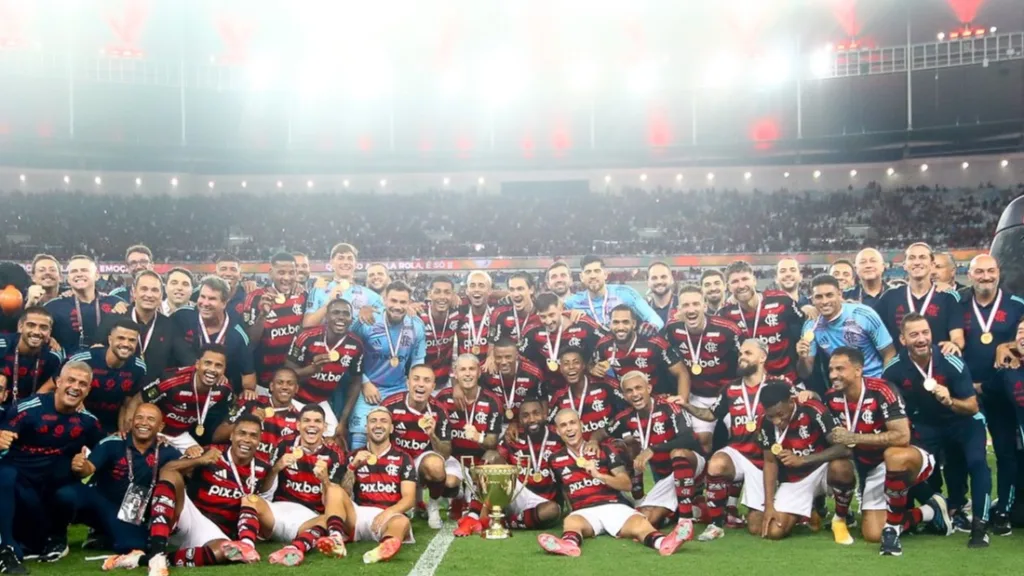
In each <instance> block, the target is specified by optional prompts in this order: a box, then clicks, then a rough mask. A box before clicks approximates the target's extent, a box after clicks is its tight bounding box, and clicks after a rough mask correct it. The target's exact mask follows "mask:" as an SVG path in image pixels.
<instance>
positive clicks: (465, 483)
mask: <svg viewBox="0 0 1024 576" xmlns="http://www.w3.org/2000/svg"><path fill="white" fill-rule="evenodd" d="M458 462H459V466H460V467H461V468H462V499H463V500H465V501H466V503H467V504H468V503H469V502H472V500H473V495H474V494H476V485H475V480H476V478H475V476H474V470H475V469H476V468H475V466H473V457H472V456H460V457H459V460H458ZM467 462H468V463H469V465H468V466H467V465H466V464H467Z"/></svg>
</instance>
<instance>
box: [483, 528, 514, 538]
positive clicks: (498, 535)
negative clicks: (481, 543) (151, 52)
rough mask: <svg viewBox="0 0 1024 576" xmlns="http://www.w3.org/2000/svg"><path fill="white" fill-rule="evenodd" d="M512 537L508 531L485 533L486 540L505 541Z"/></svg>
mask: <svg viewBox="0 0 1024 576" xmlns="http://www.w3.org/2000/svg"><path fill="white" fill-rule="evenodd" d="M510 536H511V534H509V533H508V530H501V531H497V530H495V531H491V530H487V531H486V532H484V540H504V539H506V538H508V537H510Z"/></svg>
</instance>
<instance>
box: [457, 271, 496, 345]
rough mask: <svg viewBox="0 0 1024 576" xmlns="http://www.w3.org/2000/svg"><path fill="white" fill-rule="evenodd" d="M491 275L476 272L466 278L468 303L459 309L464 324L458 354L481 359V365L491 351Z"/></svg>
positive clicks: (460, 332)
mask: <svg viewBox="0 0 1024 576" xmlns="http://www.w3.org/2000/svg"><path fill="white" fill-rule="evenodd" d="M491 286H492V281H491V275H490V274H488V273H487V272H484V271H482V270H474V271H472V272H470V273H469V276H467V277H466V299H467V300H468V302H467V303H466V304H463V305H462V307H461V308H460V309H459V319H460V320H462V324H461V325H460V326H459V331H458V334H457V336H458V344H459V347H458V349H457V350H456V354H457V355H459V356H461V355H462V354H472V355H474V356H476V357H477V358H479V359H480V363H481V364H484V363H485V362H486V361H487V354H488V352H489V350H490V342H491V341H490V335H491V333H492V331H493V329H492V328H491V313H492V312H493V311H494V309H493V308H491V306H490V300H491Z"/></svg>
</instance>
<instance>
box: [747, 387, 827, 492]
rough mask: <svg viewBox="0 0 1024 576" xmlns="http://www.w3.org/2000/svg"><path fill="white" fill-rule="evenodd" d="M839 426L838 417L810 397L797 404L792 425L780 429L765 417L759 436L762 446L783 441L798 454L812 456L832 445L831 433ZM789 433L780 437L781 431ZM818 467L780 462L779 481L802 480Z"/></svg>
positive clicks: (766, 446)
mask: <svg viewBox="0 0 1024 576" xmlns="http://www.w3.org/2000/svg"><path fill="white" fill-rule="evenodd" d="M836 426H839V421H838V420H836V417H835V416H834V415H833V414H832V412H830V411H829V409H828V408H825V405H824V404H822V403H821V402H818V401H817V400H808V401H807V402H804V403H803V404H797V405H796V410H795V411H794V413H793V418H792V419H791V420H790V422H789V426H788V427H786V428H784V429H783V430H779V431H778V432H776V430H775V425H774V424H772V423H771V421H770V420H768V419H767V418H762V419H761V434H760V436H759V437H758V438H759V440H760V442H761V449H763V450H770V449H771V447H772V444H775V443H779V444H781V445H782V449H783V450H789V451H790V452H792V453H793V454H795V455H797V456H810V455H811V454H818V453H821V452H823V451H825V449H827V448H828V447H829V446H830V445H831V444H830V443H829V441H828V435H829V433H830V432H832V429H833V428H835V427H836ZM783 432H784V433H785V435H784V436H783V437H782V439H781V440H777V439H776V436H777V434H783ZM815 468H817V467H816V466H802V467H800V468H789V467H786V466H784V465H783V464H782V462H781V461H780V462H779V482H799V481H800V480H803V479H804V478H805V477H806V476H807V475H808V474H810V473H811V472H813V471H814V470H815Z"/></svg>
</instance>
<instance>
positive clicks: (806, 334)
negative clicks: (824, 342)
mask: <svg viewBox="0 0 1024 576" xmlns="http://www.w3.org/2000/svg"><path fill="white" fill-rule="evenodd" d="M811 340H814V330H808V331H807V332H804V342H810V341H811Z"/></svg>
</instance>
